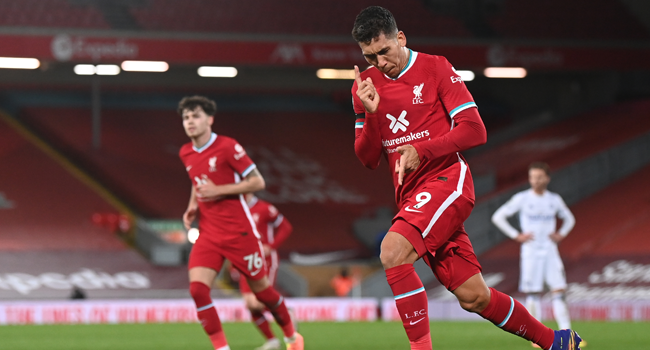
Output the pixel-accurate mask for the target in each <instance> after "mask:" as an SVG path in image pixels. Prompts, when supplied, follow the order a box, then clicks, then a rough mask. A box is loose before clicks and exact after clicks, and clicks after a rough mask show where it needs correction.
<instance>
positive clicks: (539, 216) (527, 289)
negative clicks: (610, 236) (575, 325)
mask: <svg viewBox="0 0 650 350" xmlns="http://www.w3.org/2000/svg"><path fill="white" fill-rule="evenodd" d="M550 180H551V177H550V175H549V166H548V164H546V163H543V162H535V163H532V164H531V165H530V166H529V168H528V181H529V182H530V189H528V190H525V191H522V192H519V193H517V194H515V195H514V196H513V197H512V198H511V199H510V200H509V201H508V202H506V203H505V204H503V205H502V206H501V207H500V208H499V209H497V211H496V212H495V213H494V215H492V222H493V223H494V224H495V225H496V226H497V227H498V228H499V229H500V230H501V231H503V233H505V234H506V235H507V236H508V237H510V238H512V239H513V240H515V241H517V242H519V243H521V257H520V261H521V266H520V267H521V276H520V280H519V291H520V292H522V293H525V294H526V308H527V309H528V311H529V312H530V313H531V315H533V316H534V317H535V318H537V319H538V320H539V319H541V316H542V309H541V295H542V292H543V290H544V284H546V285H547V286H548V288H549V290H550V291H551V295H552V302H553V315H554V316H555V320H556V321H557V323H558V328H559V329H568V328H571V319H570V317H569V310H568V308H567V304H566V301H565V297H564V292H565V290H566V287H567V283H566V276H565V273H564V265H563V264H562V259H561V258H560V253H559V251H558V248H557V244H558V243H559V242H560V241H562V240H563V239H564V238H565V237H566V236H567V235H568V234H569V232H570V231H571V229H573V226H574V225H575V218H574V217H573V214H572V213H571V211H570V210H569V208H568V207H567V206H566V204H565V203H564V201H563V200H562V197H560V195H558V194H557V193H553V192H551V191H548V190H547V187H548V183H549V182H550ZM517 212H518V213H519V223H520V226H521V232H519V231H518V230H517V229H515V228H514V227H512V225H510V223H509V222H508V220H507V219H508V217H510V216H512V215H514V214H515V213H517ZM557 217H559V218H560V219H562V226H561V227H560V228H559V230H558V229H557V222H556V218H557ZM583 346H584V345H583Z"/></svg>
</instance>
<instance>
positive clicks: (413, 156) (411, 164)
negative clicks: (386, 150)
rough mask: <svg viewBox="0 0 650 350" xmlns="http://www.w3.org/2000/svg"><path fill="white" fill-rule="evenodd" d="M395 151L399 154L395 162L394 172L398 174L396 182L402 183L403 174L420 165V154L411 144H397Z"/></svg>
mask: <svg viewBox="0 0 650 350" xmlns="http://www.w3.org/2000/svg"><path fill="white" fill-rule="evenodd" d="M397 152H398V153H399V154H400V157H399V159H398V160H397V161H396V162H395V172H396V173H397V174H398V176H397V183H398V184H400V185H402V184H403V183H404V176H405V175H406V174H408V173H411V172H413V171H415V169H417V168H418V167H419V166H420V156H419V155H418V151H417V150H416V149H415V147H413V146H411V145H404V146H399V147H397Z"/></svg>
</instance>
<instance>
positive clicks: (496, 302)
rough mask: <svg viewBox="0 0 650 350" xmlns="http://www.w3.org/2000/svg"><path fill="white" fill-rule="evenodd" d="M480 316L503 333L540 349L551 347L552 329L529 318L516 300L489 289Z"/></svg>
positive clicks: (553, 335)
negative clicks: (530, 342)
mask: <svg viewBox="0 0 650 350" xmlns="http://www.w3.org/2000/svg"><path fill="white" fill-rule="evenodd" d="M480 315H481V317H483V318H485V319H486V320H488V321H490V322H492V323H494V324H495V325H496V326H497V327H500V328H501V329H503V330H504V331H506V332H509V333H512V334H514V335H518V336H520V337H522V338H524V339H526V340H530V341H532V342H533V343H535V344H537V345H539V346H540V347H541V348H542V349H550V348H551V346H552V345H553V338H554V337H555V333H554V332H553V330H552V329H550V328H548V327H546V326H545V325H543V324H542V323H541V322H539V321H538V320H537V319H535V318H534V317H533V316H531V314H530V313H528V310H526V308H525V307H524V306H523V305H522V304H521V303H519V302H518V301H517V300H515V299H514V298H512V297H510V296H508V295H505V294H503V293H501V292H499V291H498V290H496V289H494V288H490V303H489V304H488V306H487V307H486V308H485V310H483V312H481V313H480Z"/></svg>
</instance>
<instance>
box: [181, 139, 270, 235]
mask: <svg viewBox="0 0 650 350" xmlns="http://www.w3.org/2000/svg"><path fill="white" fill-rule="evenodd" d="M179 155H180V157H181V160H182V161H183V164H185V170H187V174H188V175H189V177H190V180H191V181H192V184H193V186H197V185H199V184H201V182H202V181H203V178H204V177H207V178H209V179H210V180H211V181H212V182H214V183H215V184H216V185H224V184H231V183H238V182H239V181H241V179H243V178H244V177H246V175H248V174H249V173H250V172H251V171H253V169H255V163H253V161H252V160H251V159H250V158H249V157H248V155H247V154H246V151H245V150H244V148H243V147H242V146H241V145H239V143H237V141H235V140H234V139H232V138H230V137H227V136H224V135H217V134H215V133H212V137H211V138H210V141H208V143H207V144H205V146H203V147H201V148H200V149H197V148H195V147H194V145H193V144H192V143H191V142H189V143H186V144H185V145H183V147H181V150H180V153H179ZM198 202H199V231H200V232H201V235H202V236H203V235H205V237H208V238H209V239H211V240H213V241H218V242H221V241H223V240H226V239H229V238H230V239H232V238H233V237H239V236H240V235H242V234H251V235H255V236H257V237H258V238H259V234H258V233H257V229H256V227H255V224H254V222H253V217H252V216H251V213H250V211H249V209H248V205H247V204H246V200H245V199H244V196H243V195H234V196H227V197H225V198H223V199H219V200H215V201H202V200H201V199H199V200H198Z"/></svg>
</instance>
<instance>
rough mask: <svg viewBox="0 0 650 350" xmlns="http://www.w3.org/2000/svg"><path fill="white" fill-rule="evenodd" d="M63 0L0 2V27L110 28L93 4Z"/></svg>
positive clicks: (11, 0)
mask: <svg viewBox="0 0 650 350" xmlns="http://www.w3.org/2000/svg"><path fill="white" fill-rule="evenodd" d="M78 3H79V4H77V5H73V4H71V2H70V1H67V0H47V1H41V0H4V1H0V26H7V27H46V28H79V29H90V28H92V29H110V28H111V27H110V26H109V25H108V24H107V23H106V22H105V21H104V17H103V16H102V14H101V13H100V12H99V11H98V10H97V9H96V8H95V7H93V6H88V5H82V4H81V3H80V2H78Z"/></svg>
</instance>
